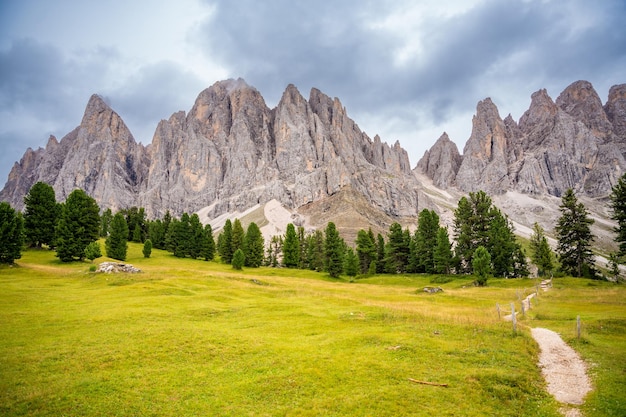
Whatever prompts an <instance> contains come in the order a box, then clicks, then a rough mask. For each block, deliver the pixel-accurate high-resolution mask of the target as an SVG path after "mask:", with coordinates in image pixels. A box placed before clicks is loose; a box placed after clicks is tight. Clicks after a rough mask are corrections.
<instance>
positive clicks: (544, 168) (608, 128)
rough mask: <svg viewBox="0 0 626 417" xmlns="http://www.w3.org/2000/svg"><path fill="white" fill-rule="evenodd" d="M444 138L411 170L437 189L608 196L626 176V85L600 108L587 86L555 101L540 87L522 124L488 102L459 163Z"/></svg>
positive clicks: (482, 103) (572, 88) (574, 88)
mask: <svg viewBox="0 0 626 417" xmlns="http://www.w3.org/2000/svg"><path fill="white" fill-rule="evenodd" d="M446 139H447V138H444V137H442V139H440V140H439V141H437V142H436V143H435V145H434V146H433V147H432V148H431V149H430V150H429V151H427V152H426V153H425V155H424V157H423V158H422V159H421V160H420V161H419V163H418V164H417V167H416V169H415V170H416V172H418V173H420V174H423V175H425V176H427V177H428V178H430V179H432V181H433V183H434V184H435V185H438V186H450V185H451V186H454V187H457V188H458V189H459V190H461V191H464V192H469V191H477V190H484V191H486V192H487V193H489V194H503V193H506V192H507V191H519V192H521V193H525V194H531V195H551V196H556V197H559V196H561V195H562V194H563V193H564V192H565V191H566V190H567V189H568V188H572V189H573V190H574V191H575V192H576V193H577V195H581V196H588V197H594V198H596V197H606V196H608V194H609V193H610V192H611V187H612V186H613V185H614V184H615V183H616V182H617V180H618V178H619V177H620V176H621V175H622V174H623V173H624V172H625V171H626V159H625V155H626V84H622V85H616V86H613V87H612V88H611V89H610V91H609V98H608V101H607V103H606V104H605V105H604V106H603V105H602V102H601V100H600V97H599V96H598V94H597V93H596V91H595V90H594V88H593V86H592V85H591V84H590V83H589V82H587V81H577V82H575V83H573V84H571V85H570V86H568V87H567V88H566V89H565V90H564V91H563V92H562V93H561V94H560V95H559V97H558V98H557V100H556V102H554V101H553V100H552V99H551V98H550V97H549V96H548V94H547V92H546V90H545V89H544V90H539V91H537V92H535V93H534V94H532V97H531V104H530V107H529V109H528V110H527V111H526V112H525V113H524V114H523V115H522V117H521V118H520V120H519V122H515V121H514V120H513V118H512V117H511V115H508V116H507V117H506V118H505V119H504V120H503V119H502V118H501V117H500V115H499V112H498V109H497V107H496V105H495V104H494V103H493V102H492V101H491V99H489V98H487V99H485V100H483V101H480V102H479V103H478V105H477V107H476V115H475V116H474V118H473V121H472V133H471V135H470V138H469V139H468V141H467V143H466V144H465V147H464V149H463V155H462V156H461V157H460V158H459V157H457V154H458V152H457V150H456V147H454V146H453V144H451V143H450V142H449V141H448V140H446ZM459 160H460V163H459V162H458V161H459Z"/></svg>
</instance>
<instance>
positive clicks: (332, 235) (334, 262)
mask: <svg viewBox="0 0 626 417" xmlns="http://www.w3.org/2000/svg"><path fill="white" fill-rule="evenodd" d="M324 242H325V243H324V246H325V247H324V253H325V254H326V271H327V272H328V273H329V274H330V276H331V277H332V278H338V277H339V275H341V272H342V271H343V247H344V243H343V240H342V239H341V237H340V236H339V232H337V228H336V226H335V223H333V222H329V223H328V225H327V226H326V230H325V240H324Z"/></svg>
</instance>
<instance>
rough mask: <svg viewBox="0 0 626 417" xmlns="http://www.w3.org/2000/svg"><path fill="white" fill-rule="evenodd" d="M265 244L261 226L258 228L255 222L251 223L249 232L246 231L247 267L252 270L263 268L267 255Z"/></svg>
mask: <svg viewBox="0 0 626 417" xmlns="http://www.w3.org/2000/svg"><path fill="white" fill-rule="evenodd" d="M264 243H265V242H264V240H263V235H262V234H261V229H259V226H257V224H256V223H255V222H251V223H250V224H249V225H248V230H246V238H245V247H246V251H245V255H246V261H245V265H246V266H249V267H252V268H258V267H259V266H261V264H262V263H263V254H264V253H265V247H264V246H265V245H264Z"/></svg>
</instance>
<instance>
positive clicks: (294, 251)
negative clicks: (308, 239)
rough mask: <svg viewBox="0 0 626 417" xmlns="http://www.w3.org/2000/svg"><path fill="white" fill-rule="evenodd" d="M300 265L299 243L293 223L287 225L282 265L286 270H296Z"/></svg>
mask: <svg viewBox="0 0 626 417" xmlns="http://www.w3.org/2000/svg"><path fill="white" fill-rule="evenodd" d="M299 264H300V242H298V235H297V234H296V228H295V226H294V225H293V223H289V224H287V232H286V233H285V241H284V244H283V265H285V266H286V267H287V268H297V267H298V265H299Z"/></svg>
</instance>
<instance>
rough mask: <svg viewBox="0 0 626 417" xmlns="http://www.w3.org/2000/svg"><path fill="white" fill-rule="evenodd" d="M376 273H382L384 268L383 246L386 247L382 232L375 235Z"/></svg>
mask: <svg viewBox="0 0 626 417" xmlns="http://www.w3.org/2000/svg"><path fill="white" fill-rule="evenodd" d="M376 240H377V243H376V273H377V274H383V273H385V270H386V267H387V266H386V263H385V248H386V247H387V245H386V243H385V238H384V237H383V235H382V234H380V233H378V234H377V235H376Z"/></svg>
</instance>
